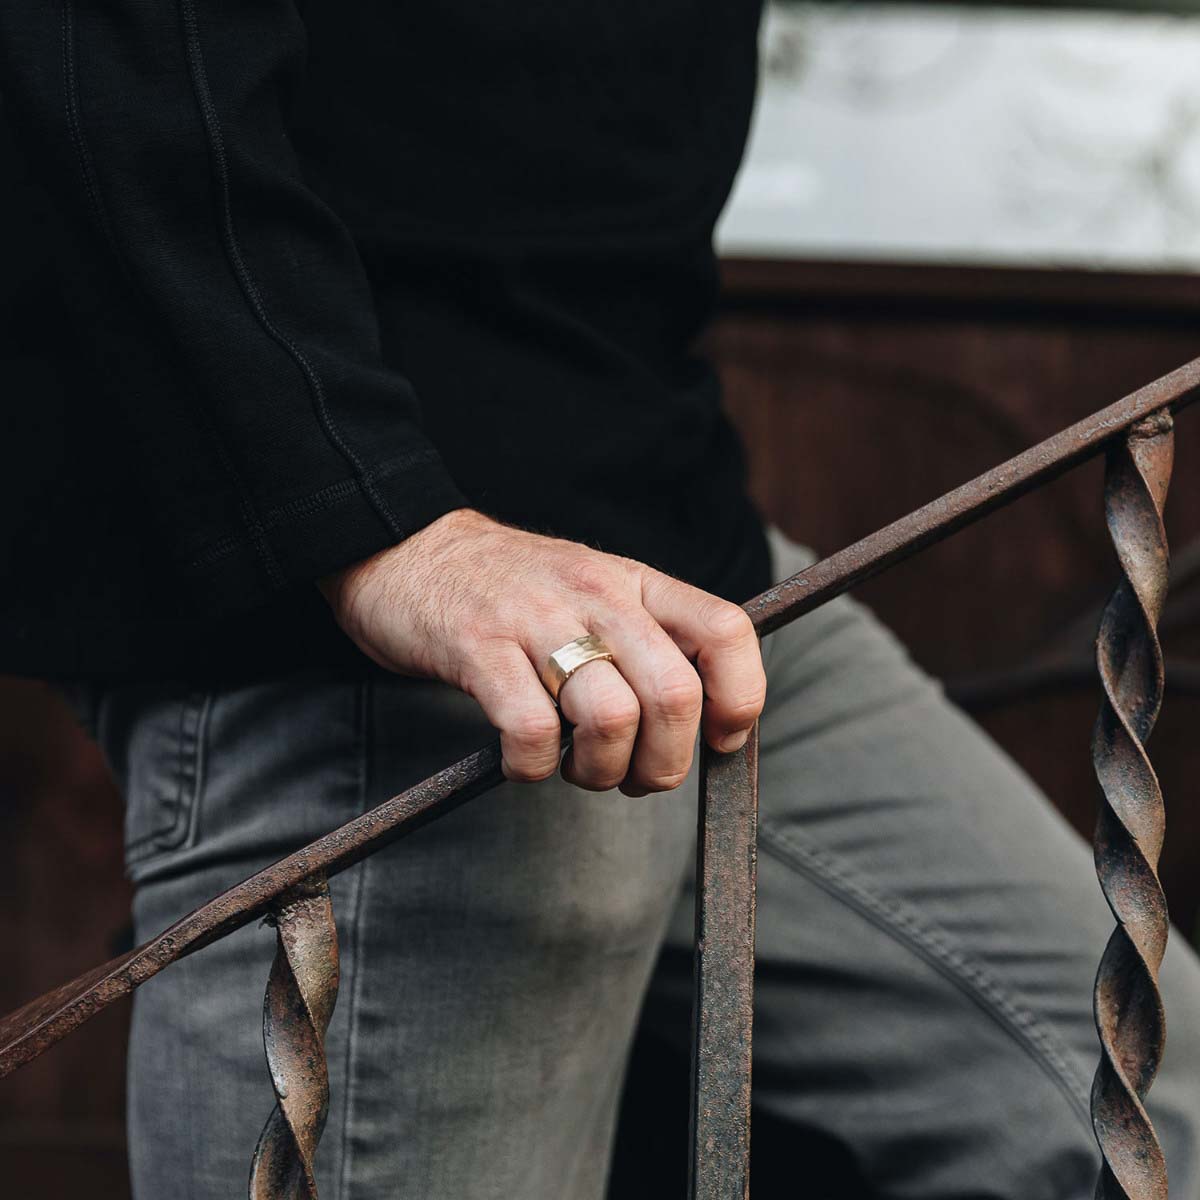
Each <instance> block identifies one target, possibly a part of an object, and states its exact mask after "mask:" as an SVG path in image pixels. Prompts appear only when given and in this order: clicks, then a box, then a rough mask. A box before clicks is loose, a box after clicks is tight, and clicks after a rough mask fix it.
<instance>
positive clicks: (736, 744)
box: [717, 729, 750, 754]
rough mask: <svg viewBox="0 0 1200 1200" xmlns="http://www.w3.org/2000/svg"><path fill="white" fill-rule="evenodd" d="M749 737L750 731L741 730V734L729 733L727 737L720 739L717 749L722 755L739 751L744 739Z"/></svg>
mask: <svg viewBox="0 0 1200 1200" xmlns="http://www.w3.org/2000/svg"><path fill="white" fill-rule="evenodd" d="M749 736H750V730H748V729H743V730H742V732H741V733H731V734H730V735H729V736H728V737H725V738H722V739H721V740H720V741H719V742H718V743H717V749H718V750H719V751H720V752H721V753H722V754H732V753H733V752H734V751H735V750H740V749H741V748H742V747H743V746H744V745H745V744H746V739H747V738H748V737H749Z"/></svg>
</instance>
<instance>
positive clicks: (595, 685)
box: [558, 659, 641, 792]
mask: <svg viewBox="0 0 1200 1200" xmlns="http://www.w3.org/2000/svg"><path fill="white" fill-rule="evenodd" d="M558 701H559V704H560V705H561V707H562V711H563V716H565V717H566V718H567V720H568V721H570V722H571V724H572V725H574V726H575V732H574V735H573V738H572V746H571V749H570V751H569V752H568V753H567V756H566V758H565V759H564V760H563V766H562V773H563V778H564V779H566V780H567V781H568V782H569V783H574V784H576V785H578V786H579V787H582V788H587V789H588V790H589V791H594V792H603V791H607V790H608V789H609V788H615V787H617V786H618V784H620V783H621V782H622V780H624V779H625V777H626V775H627V774H628V773H629V760H630V757H631V756H632V754H633V747H634V741H635V739H636V738H637V732H638V722H639V721H640V719H641V706H640V705H639V704H638V698H637V696H636V695H634V692H633V689H632V688H631V687H630V686H629V684H628V683H626V682H625V680H624V679H623V678H622V677H621V673H620V671H618V670H617V669H616V668H615V667H614V666H613V665H612V664H611V663H607V662H604V661H603V660H599V659H598V660H596V661H594V662H590V663H585V664H584V665H583V666H582V667H580V668H579V669H578V670H577V671H576V672H575V673H574V674H573V675H572V676H571V677H570V678H569V679H568V680H567V681H566V683H564V684H563V685H562V688H561V689H560V690H559V693H558Z"/></svg>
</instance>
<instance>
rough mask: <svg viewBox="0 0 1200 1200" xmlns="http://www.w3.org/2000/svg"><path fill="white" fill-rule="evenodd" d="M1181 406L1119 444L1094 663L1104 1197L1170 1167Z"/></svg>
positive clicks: (1132, 1193)
mask: <svg viewBox="0 0 1200 1200" xmlns="http://www.w3.org/2000/svg"><path fill="white" fill-rule="evenodd" d="M1171 426H1172V421H1171V414H1170V413H1169V412H1164V413H1160V414H1157V415H1155V416H1154V417H1151V418H1149V419H1147V420H1146V421H1143V422H1141V423H1139V424H1138V425H1135V426H1134V427H1133V428H1132V429H1131V430H1130V431H1129V435H1128V437H1127V438H1124V439H1122V440H1121V441H1120V442H1119V443H1117V444H1116V445H1114V446H1113V448H1112V449H1111V450H1110V451H1109V455H1108V466H1107V472H1106V475H1105V488H1104V499H1105V513H1106V516H1107V519H1108V528H1109V533H1110V534H1111V536H1112V541H1113V546H1114V548H1115V549H1116V552H1117V558H1118V561H1119V562H1120V566H1121V573H1122V579H1121V582H1120V583H1119V584H1118V585H1117V588H1116V590H1115V591H1114V592H1113V594H1112V596H1111V598H1110V599H1109V601H1108V604H1107V605H1106V607H1105V609H1104V615H1103V616H1102V617H1101V620H1100V632H1099V636H1098V637H1097V640H1096V665H1097V667H1098V668H1099V672H1100V679H1101V682H1102V683H1103V686H1104V702H1103V704H1102V706H1101V709H1100V715H1099V717H1098V718H1097V720H1096V728H1095V733H1094V735H1093V738H1092V761H1093V764H1094V766H1095V769H1096V778H1097V779H1098V780H1099V781H1100V787H1101V790H1102V792H1103V797H1104V798H1103V802H1102V803H1101V806H1100V816H1099V820H1098V821H1097V824H1096V845H1095V852H1096V873H1097V875H1098V876H1099V878H1100V885H1101V887H1102V888H1103V890H1104V896H1105V899H1106V900H1107V901H1108V904H1109V907H1110V908H1111V909H1112V912H1113V916H1114V917H1115V918H1116V921H1117V927H1116V929H1115V930H1114V931H1113V935H1112V937H1111V939H1110V940H1109V942H1108V945H1107V946H1106V947H1105V950H1104V956H1103V959H1102V960H1101V963H1100V970H1099V973H1098V974H1097V976H1096V990H1095V997H1094V1008H1095V1014H1096V1028H1097V1029H1098V1030H1099V1033H1100V1042H1101V1058H1100V1066H1099V1068H1098V1070H1097V1071H1096V1078H1095V1081H1094V1083H1093V1085H1092V1124H1093V1126H1094V1128H1095V1131H1096V1140H1097V1141H1098V1142H1099V1144H1100V1150H1101V1153H1102V1154H1103V1156H1104V1165H1103V1167H1102V1168H1101V1174H1100V1179H1099V1182H1098V1183H1097V1186H1096V1196H1097V1198H1098V1200H1166V1196H1167V1168H1166V1163H1165V1161H1164V1159H1163V1153H1162V1149H1161V1147H1160V1146H1159V1144H1158V1138H1157V1137H1156V1136H1155V1133H1154V1129H1153V1127H1152V1126H1151V1124H1150V1118H1149V1116H1148V1115H1147V1114H1146V1110H1145V1107H1144V1106H1143V1102H1144V1100H1145V1097H1146V1093H1147V1092H1148V1091H1149V1090H1150V1085H1151V1084H1152V1083H1153V1082H1154V1076H1155V1074H1156V1073H1157V1071H1158V1067H1159V1063H1160V1062H1161V1060H1162V1053H1163V1045H1164V1041H1165V1037H1166V1022H1165V1018H1164V1015H1163V1006H1162V997H1161V996H1160V994H1159V990H1158V968H1159V965H1160V964H1161V963H1162V958H1163V952H1164V951H1165V950H1166V946H1167V930H1168V919H1167V901H1166V897H1165V896H1164V895H1163V890H1162V886H1161V884H1160V883H1159V881H1158V873H1157V866H1158V858H1159V853H1160V852H1161V850H1162V844H1163V832H1164V825H1165V814H1164V811H1163V798H1162V792H1161V791H1160V789H1159V786H1158V779H1157V778H1156V777H1155V774H1154V769H1153V767H1151V765H1150V760H1149V758H1148V757H1147V755H1146V741H1147V739H1148V738H1149V736H1150V733H1151V730H1153V728H1154V723H1155V721H1156V720H1157V718H1158V712H1159V707H1160V706H1161V704H1162V697H1163V658H1162V649H1161V647H1160V646H1159V641H1158V632H1157V626H1158V618H1159V615H1160V613H1161V612H1162V608H1163V603H1164V601H1165V599H1166V593H1167V577H1168V557H1167V538H1166V534H1165V532H1164V530H1163V523H1162V510H1163V504H1164V502H1165V500H1166V495H1167V485H1168V483H1169V482H1170V478H1171V461H1172V430H1171Z"/></svg>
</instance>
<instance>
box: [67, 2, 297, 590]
mask: <svg viewBox="0 0 1200 1200" xmlns="http://www.w3.org/2000/svg"><path fill="white" fill-rule="evenodd" d="M75 42H76V26H75V6H74V2H73V0H63V8H62V70H63V88H64V91H65V94H66V119H67V129H68V133H69V136H70V139H71V144H72V147H73V148H74V150H75V156H76V159H77V161H78V163H79V169H80V173H81V174H82V176H83V185H84V190H85V192H86V193H87V204H88V208H89V210H90V212H91V213H92V216H93V218H94V219H95V221H96V223H97V224H98V225H99V227H100V231H101V233H102V235H103V237H104V239H105V241H106V242H107V243H108V246H109V249H110V250H111V252H112V255H113V258H114V260H115V261H116V264H117V267H118V268H119V269H120V271H121V273H122V274H123V275H124V277H125V279H126V281H127V283H128V284H129V286H130V288H131V289H132V290H133V291H134V293H135V294H137V295H138V296H139V297H141V299H142V300H143V301H145V293H144V290H143V289H142V287H141V286H140V284H139V282H138V279H137V277H136V275H135V274H134V272H132V271H131V270H130V269H129V265H128V263H127V262H126V259H125V256H124V254H123V253H122V252H121V247H120V243H119V242H118V241H117V237H116V233H115V231H114V229H113V225H112V221H111V219H110V217H109V214H108V206H107V205H106V204H105V203H104V197H103V194H102V193H101V191H100V183H99V180H98V179H97V177H96V169H95V164H94V162H93V159H92V154H91V149H90V147H89V146H88V141H87V135H86V133H85V131H84V125H83V106H82V103H81V101H80V96H79V79H78V75H77V73H76V69H75V60H76V49H75ZM149 307H150V308H151V310H153V306H152V305H151V306H149ZM186 394H187V395H188V397H189V398H190V399H191V402H192V408H193V410H194V411H196V414H197V419H198V420H199V421H200V423H201V425H202V426H203V427H205V428H206V429H207V430H208V433H209V436H210V437H211V438H212V439H213V446H214V447H215V449H216V451H217V457H218V459H219V460H220V463H221V467H222V469H223V470H224V471H225V473H226V474H227V475H228V477H229V480H230V482H231V483H232V485H233V489H234V492H235V493H236V495H237V505H238V511H239V513H240V514H241V518H242V522H243V524H244V525H245V526H246V538H245V539H243V540H249V541H250V542H252V543H253V544H254V546H255V548H256V549H257V550H258V554H259V560H260V562H261V563H262V564H263V567H264V569H265V570H266V573H267V577H268V579H269V580H270V581H271V583H272V584H273V585H274V586H276V587H282V586H283V584H284V579H283V572H282V571H281V570H280V568H279V564H278V563H277V562H276V560H275V556H274V554H273V553H272V552H271V548H270V546H268V545H267V541H266V538H265V537H264V536H263V530H262V526H261V525H260V523H259V520H258V515H257V513H256V512H255V509H254V504H253V502H252V501H251V499H250V496H249V493H248V492H247V490H246V488H245V486H244V485H243V484H242V481H241V479H240V478H239V476H238V474H237V471H236V470H235V469H234V466H233V462H232V460H231V459H230V457H229V454H228V452H227V451H226V449H225V446H224V443H223V442H222V440H221V437H220V435H219V433H218V432H217V430H216V429H215V428H214V427H213V425H212V421H211V419H210V418H209V417H208V415H207V413H206V412H205V410H204V408H203V405H200V404H197V403H196V401H195V397H194V393H193V392H192V390H191V388H187V389H186Z"/></svg>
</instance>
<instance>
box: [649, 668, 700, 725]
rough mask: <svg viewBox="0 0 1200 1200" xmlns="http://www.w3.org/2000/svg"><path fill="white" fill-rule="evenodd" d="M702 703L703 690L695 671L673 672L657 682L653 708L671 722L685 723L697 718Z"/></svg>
mask: <svg viewBox="0 0 1200 1200" xmlns="http://www.w3.org/2000/svg"><path fill="white" fill-rule="evenodd" d="M703 703H704V688H703V686H702V685H701V683H700V677H699V676H698V675H697V674H696V672H695V671H692V670H690V669H688V670H674V671H670V672H668V673H667V674H666V675H665V676H663V678H662V679H661V680H660V681H659V685H658V688H657V690H656V692H655V695H654V708H655V710H656V711H657V712H659V713H661V714H662V715H663V716H664V717H667V718H669V719H671V720H677V721H686V720H691V719H692V718H694V717H699V715H700V707H701V705H702V704H703Z"/></svg>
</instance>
